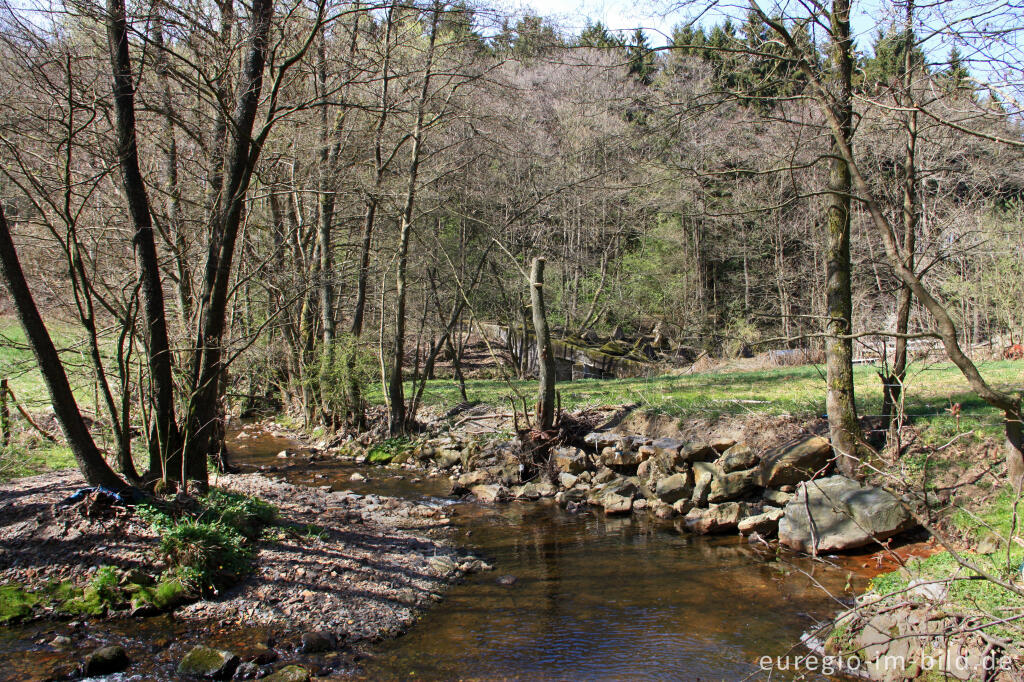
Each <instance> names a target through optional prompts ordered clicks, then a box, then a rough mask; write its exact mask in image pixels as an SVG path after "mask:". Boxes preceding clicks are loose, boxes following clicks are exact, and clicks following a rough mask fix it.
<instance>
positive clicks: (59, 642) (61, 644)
mask: <svg viewBox="0 0 1024 682" xmlns="http://www.w3.org/2000/svg"><path fill="white" fill-rule="evenodd" d="M50 646H52V647H54V648H56V649H70V648H71V638H70V637H66V636H64V635H57V636H56V637H54V638H53V639H51V640H50Z"/></svg>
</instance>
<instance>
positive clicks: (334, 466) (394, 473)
mask: <svg viewBox="0 0 1024 682" xmlns="http://www.w3.org/2000/svg"><path fill="white" fill-rule="evenodd" d="M254 445H255V447H247V448H244V449H243V450H242V451H240V452H239V455H240V458H244V461H246V462H248V463H250V464H252V465H264V466H273V465H274V464H277V463H280V461H281V460H279V459H276V460H275V459H272V458H273V457H274V454H273V453H276V452H277V451H278V450H280V449H281V447H279V446H282V445H283V444H282V443H274V442H270V443H267V444H266V445H267V446H269V447H265V446H264V444H263V443H259V444H254ZM356 471H359V472H360V473H362V474H364V475H366V476H367V480H366V481H359V482H354V481H351V480H349V479H350V476H351V474H352V473H355V472H356ZM283 475H285V476H286V477H287V478H288V480H290V481H292V482H293V483H296V484H307V485H331V487H332V488H334V489H339V490H340V489H347V490H353V491H355V492H358V493H369V492H374V493H379V494H384V495H394V496H401V497H405V498H413V499H423V498H432V499H434V500H438V499H441V498H442V496H443V495H444V493H445V492H446V491H447V490H448V488H449V483H448V481H447V479H431V478H423V479H422V480H417V479H418V478H419V477H420V476H421V474H420V473H418V472H412V471H405V470H401V469H394V468H386V467H369V468H367V467H355V466H352V465H343V464H338V463H337V462H329V461H328V462H319V463H314V464H311V465H309V466H308V467H306V466H303V467H296V468H295V469H293V470H290V471H285V472H284V474H283ZM450 511H451V514H450V516H452V518H453V521H454V524H455V527H456V541H457V543H458V544H459V545H461V546H464V547H468V548H470V549H472V550H473V551H475V552H476V553H477V554H478V555H480V556H482V557H483V558H485V559H486V560H487V561H488V562H489V563H491V564H493V565H494V567H495V570H494V571H492V572H485V573H482V574H478V575H473V576H469V577H468V578H467V580H466V581H465V582H463V583H461V584H459V585H456V586H455V587H453V588H452V589H451V590H450V591H449V592H448V593H447V594H446V598H445V600H444V601H443V602H442V603H440V604H439V605H437V606H436V607H434V608H433V609H431V610H430V611H428V612H427V613H426V614H425V615H424V617H423V618H422V620H421V621H420V622H419V623H417V624H416V625H415V626H414V627H413V628H412V629H411V630H410V631H409V632H408V633H407V634H406V635H405V636H403V637H400V638H398V639H396V640H394V641H391V642H387V643H385V644H383V645H381V646H380V648H379V650H378V652H377V655H376V656H374V657H373V658H372V659H370V660H368V661H364V662H363V664H362V665H363V669H362V676H364V677H365V678H366V679H395V678H399V677H401V678H407V679H440V680H450V679H488V680H491V679H527V680H698V679H699V680H741V679H744V678H747V677H748V676H753V678H761V677H767V675H764V674H762V672H761V671H760V670H759V667H758V662H759V661H760V660H761V657H762V656H770V657H772V658H775V657H778V656H786V655H790V656H793V657H795V656H800V655H804V654H806V653H807V652H806V650H805V649H803V648H802V647H801V646H798V644H799V642H800V637H801V635H802V634H803V633H805V632H808V631H812V630H813V629H814V628H815V626H816V624H817V623H818V622H820V621H821V620H822V619H826V618H828V617H829V616H830V615H831V614H834V613H835V612H836V611H837V610H838V609H839V608H840V606H841V605H840V603H838V602H837V601H836V599H834V598H833V597H832V596H830V595H829V593H831V595H835V596H836V597H838V598H841V599H849V598H850V597H851V594H852V593H851V592H850V591H849V589H850V587H851V586H852V587H858V586H859V583H860V582H861V581H859V580H857V579H855V578H854V579H852V585H851V584H850V583H851V575H850V572H849V571H848V570H845V569H843V568H839V567H832V566H828V565H826V564H822V563H815V562H811V561H807V560H797V561H793V560H790V561H789V562H786V563H780V562H766V561H765V560H764V559H763V558H762V556H761V555H759V554H758V553H757V552H756V551H754V549H753V548H752V547H751V546H750V545H749V544H748V543H747V542H746V541H745V540H744V539H742V538H739V537H736V536H722V537H717V538H716V537H697V536H693V535H689V534H687V533H685V532H684V531H682V530H681V528H680V527H679V526H677V525H676V524H674V523H672V522H665V521H657V520H655V519H652V518H648V517H646V516H632V517H630V516H626V517H606V516H604V515H603V514H597V513H584V514H569V513H566V512H565V511H563V510H561V509H560V508H559V507H558V506H557V505H555V504H553V503H550V502H544V501H541V502H515V503H511V504H506V505H500V506H490V505H481V504H477V503H474V502H459V503H455V504H453V505H452V506H451V508H450ZM508 575H511V576H514V577H515V578H516V580H515V583H514V584H513V585H511V586H506V585H502V584H499V582H498V580H497V578H498V577H501V576H508ZM787 677H789V675H787V674H786V673H781V674H780V672H778V671H776V672H775V674H774V675H773V676H772V679H780V678H781V679H785V678H787ZM810 679H814V675H813V674H812V675H810ZM819 679H823V678H819Z"/></svg>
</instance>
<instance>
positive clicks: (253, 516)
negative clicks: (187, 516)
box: [200, 490, 277, 540]
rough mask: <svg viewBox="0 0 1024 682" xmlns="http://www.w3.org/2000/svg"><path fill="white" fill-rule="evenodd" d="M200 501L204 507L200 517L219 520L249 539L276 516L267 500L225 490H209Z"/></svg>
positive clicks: (275, 510) (256, 534)
mask: <svg viewBox="0 0 1024 682" xmlns="http://www.w3.org/2000/svg"><path fill="white" fill-rule="evenodd" d="M202 503H203V506H204V507H205V508H206V509H205V511H204V512H203V513H202V514H201V515H200V518H212V519H213V520H216V521H220V522H221V523H223V524H224V525H225V526H228V527H229V528H233V529H234V530H236V531H238V532H239V533H241V534H242V535H244V536H245V537H246V538H248V539H250V540H252V539H254V538H257V537H259V534H260V530H262V528H263V526H266V525H269V524H271V523H273V522H274V520H275V519H276V518H277V507H275V506H274V505H272V504H270V503H269V502H264V501H263V500H261V499H259V498H256V497H247V496H245V495H240V494H238V493H231V492H227V491H225V490H211V491H210V493H209V494H208V495H207V496H206V497H205V498H203V500H202Z"/></svg>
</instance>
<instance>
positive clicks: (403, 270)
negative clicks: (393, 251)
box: [388, 6, 441, 435]
mask: <svg viewBox="0 0 1024 682" xmlns="http://www.w3.org/2000/svg"><path fill="white" fill-rule="evenodd" d="M440 14H441V10H440V8H439V7H437V6H435V7H434V10H433V13H432V17H431V26H430V38H429V42H428V44H427V56H426V64H425V65H424V71H423V83H422V85H421V87H420V93H419V99H418V101H417V106H416V121H415V123H414V124H413V129H412V152H411V157H410V159H409V174H408V184H407V186H406V191H405V206H404V208H403V210H402V221H401V237H400V240H399V245H398V267H397V270H396V273H395V336H394V345H393V349H392V357H391V371H390V372H389V376H388V401H389V403H390V408H391V411H390V415H389V429H390V431H391V434H392V435H399V434H403V433H405V432H406V429H407V428H408V426H409V425H408V424H407V423H406V411H405V388H404V375H403V373H402V362H403V361H404V359H405V299H406V284H407V281H406V280H407V276H408V265H409V239H410V237H411V235H412V223H413V219H414V214H413V212H414V209H415V206H416V183H417V179H418V176H419V168H420V155H421V153H422V145H423V120H424V117H425V116H426V111H427V102H428V101H429V99H430V79H431V76H432V74H433V67H434V45H435V43H436V40H437V24H438V21H439V20H440Z"/></svg>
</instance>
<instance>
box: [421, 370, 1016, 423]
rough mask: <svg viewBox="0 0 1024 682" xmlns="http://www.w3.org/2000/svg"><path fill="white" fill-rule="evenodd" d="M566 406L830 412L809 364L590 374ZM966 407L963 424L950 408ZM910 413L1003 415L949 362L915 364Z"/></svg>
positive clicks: (480, 391) (869, 386)
mask: <svg viewBox="0 0 1024 682" xmlns="http://www.w3.org/2000/svg"><path fill="white" fill-rule="evenodd" d="M981 370H982V372H983V374H984V375H985V377H986V378H987V379H988V380H989V381H991V382H992V383H993V384H995V385H997V386H999V387H1001V388H1005V389H1007V390H1017V389H1018V388H1019V387H1020V386H1021V385H1022V379H1024V363H1019V362H1011V361H998V362H988V363H982V365H981ZM854 382H855V386H856V391H857V405H858V410H859V412H860V413H861V415H877V414H878V413H879V411H880V409H881V405H882V385H881V381H880V380H879V378H878V374H877V370H876V368H875V367H871V366H863V365H862V366H857V367H855V368H854ZM513 387H514V389H515V390H516V391H519V392H520V393H522V394H523V395H526V396H528V397H529V398H531V399H532V397H533V391H534V390H535V387H536V383H535V382H532V381H515V382H511V384H509V383H506V382H504V381H469V382H467V383H466V391H467V394H468V396H469V399H470V400H475V401H481V402H484V403H492V404H506V405H507V404H508V396H510V395H513ZM558 388H559V391H560V393H561V396H562V406H563V407H564V408H566V409H571V408H575V407H582V406H586V405H618V404H633V403H635V404H638V405H640V406H641V407H642V408H645V409H650V410H652V411H655V412H661V413H665V414H669V415H673V416H678V417H681V418H682V417H697V416H704V417H714V416H716V415H722V414H742V413H750V412H756V413H763V414H769V415H781V414H790V415H797V416H804V415H807V416H810V415H820V414H824V412H825V378H824V368H823V367H820V366H814V365H807V366H801V367H779V368H774V369H765V370H757V371H715V372H706V373H699V374H690V375H681V376H672V375H666V376H661V377H655V378H637V379H585V380H580V381H574V382H570V383H562V384H560V385H559V387H558ZM425 401H426V402H427V404H435V405H454V404H456V403H458V402H459V401H460V397H459V391H458V385H457V384H455V383H454V382H452V381H450V380H437V381H432V382H430V383H429V384H428V386H427V389H426V392H425ZM956 403H959V404H960V412H961V415H960V420H959V424H958V423H957V419H956V417H955V416H953V415H952V414H950V411H949V409H950V407H951V406H952V405H954V404H956ZM906 412H907V414H908V415H911V416H913V417H914V418H915V419H916V420H917V421H918V422H919V423H922V424H924V425H927V426H928V427H929V429H930V430H931V431H932V435H933V436H934V437H936V438H939V437H943V436H945V435H947V434H952V433H955V432H962V431H969V430H975V431H976V432H977V433H979V435H981V436H990V435H995V434H996V433H997V432H998V430H999V414H998V412H997V411H996V410H994V409H992V408H991V407H989V406H988V405H986V404H985V403H984V402H983V401H981V400H979V399H978V398H977V397H976V396H975V395H974V394H973V393H972V392H971V390H970V387H969V386H968V384H967V381H966V380H965V379H964V378H963V375H962V374H961V373H960V371H959V370H958V369H957V368H956V367H955V366H953V365H952V364H951V363H948V362H942V363H927V364H925V363H921V362H918V363H914V364H913V365H912V366H911V368H910V372H909V375H908V379H907V397H906Z"/></svg>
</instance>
